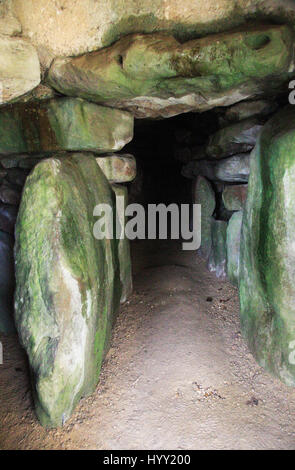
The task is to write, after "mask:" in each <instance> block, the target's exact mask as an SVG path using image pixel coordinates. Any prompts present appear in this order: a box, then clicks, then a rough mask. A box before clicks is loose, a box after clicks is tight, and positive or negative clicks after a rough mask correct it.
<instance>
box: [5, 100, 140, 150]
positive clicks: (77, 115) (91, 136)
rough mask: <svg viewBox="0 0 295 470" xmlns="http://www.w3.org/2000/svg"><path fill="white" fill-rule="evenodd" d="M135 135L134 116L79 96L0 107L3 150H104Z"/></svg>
mask: <svg viewBox="0 0 295 470" xmlns="http://www.w3.org/2000/svg"><path fill="white" fill-rule="evenodd" d="M132 137H133V117H132V116H131V114H129V113H127V112H125V111H120V110H117V109H111V108H106V107H104V106H99V105H97V104H94V103H88V102H87V101H84V100H81V99H76V98H59V99H52V100H49V101H44V102H43V101H42V102H39V103H35V102H33V103H23V104H19V105H13V106H8V107H6V108H3V109H0V153H1V154H3V155H9V154H17V153H41V152H45V153H46V152H47V153H53V152H56V151H60V150H68V151H76V150H85V151H94V152H96V153H105V152H111V151H114V150H115V151H116V150H121V149H122V147H124V145H125V144H127V143H128V142H130V140H131V139H132Z"/></svg>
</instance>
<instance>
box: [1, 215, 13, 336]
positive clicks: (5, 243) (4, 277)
mask: <svg viewBox="0 0 295 470" xmlns="http://www.w3.org/2000/svg"><path fill="white" fill-rule="evenodd" d="M0 220H1V217H0ZM13 244H14V241H13V237H12V236H11V235H9V234H8V233H5V232H2V231H0V264H1V270H0V332H1V333H5V334H11V333H15V326H14V320H13V292H14V287H15V278H14V260H13Z"/></svg>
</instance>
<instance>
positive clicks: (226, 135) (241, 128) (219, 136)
mask: <svg viewBox="0 0 295 470" xmlns="http://www.w3.org/2000/svg"><path fill="white" fill-rule="evenodd" d="M261 129H262V124H261V123H260V122H259V120H258V119H246V120H244V121H241V122H238V123H236V124H232V125H230V126H227V127H224V128H223V129H220V130H219V131H217V132H216V134H213V135H212V136H211V137H210V139H209V143H208V145H207V148H206V152H207V155H208V157H211V158H225V157H229V156H231V155H235V154H238V153H246V152H249V151H250V150H252V149H253V147H254V146H255V143H256V140H257V137H258V134H259V132H260V131H261Z"/></svg>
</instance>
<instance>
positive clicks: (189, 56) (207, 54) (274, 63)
mask: <svg viewBox="0 0 295 470" xmlns="http://www.w3.org/2000/svg"><path fill="white" fill-rule="evenodd" d="M292 44H293V33H292V31H291V30H290V29H289V28H288V27H286V26H277V25H276V26H271V25H269V26H263V25H262V26H254V27H248V28H247V29H242V30H241V31H237V32H230V33H222V34H216V35H211V36H207V37H205V38H201V39H195V40H191V41H189V42H187V43H184V44H181V43H180V42H178V41H177V40H176V39H175V38H174V37H172V36H171V35H168V34H164V33H156V34H145V35H144V34H131V35H128V36H125V37H123V38H121V39H120V40H119V41H117V42H116V43H115V44H113V45H112V46H110V47H107V48H104V49H101V50H99V51H96V52H91V53H88V54H84V55H82V56H79V57H75V58H57V59H55V60H54V62H53V64H52V66H51V68H50V70H49V74H48V78H47V80H48V83H49V84H50V85H51V86H52V87H54V88H55V89H56V90H58V91H59V92H61V93H63V94H65V95H68V96H79V97H81V98H85V99H87V100H90V101H94V102H96V103H103V104H107V105H109V106H114V107H118V108H124V109H128V110H130V111H131V112H132V113H133V114H134V115H135V116H136V117H159V116H162V117H168V116H172V115H175V114H179V113H181V112H184V111H190V110H199V111H204V110H206V109H211V108H213V107H216V106H222V105H230V104H233V103H236V102H238V101H241V100H242V99H247V98H251V97H252V96H253V97H254V96H256V94H257V93H261V92H263V91H264V88H265V85H267V86H268V88H273V86H280V85H282V84H283V83H284V82H285V81H286V80H287V79H288V78H289V77H290V71H291V70H292V68H293V56H292ZM272 77H275V81H273V80H272V81H271V82H270V79H271V78H272Z"/></svg>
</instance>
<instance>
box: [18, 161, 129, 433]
mask: <svg viewBox="0 0 295 470" xmlns="http://www.w3.org/2000/svg"><path fill="white" fill-rule="evenodd" d="M99 203H105V204H109V205H110V206H111V207H114V204H115V195H114V193H113V191H112V189H111V186H110V184H109V183H108V181H107V180H106V178H105V176H104V175H103V173H102V171H101V170H100V168H99V166H98V165H97V163H96V161H95V158H94V157H92V156H86V155H85V154H83V155H80V154H73V155H72V156H70V157H67V158H59V157H58V156H55V157H54V158H50V159H47V160H43V161H42V162H41V163H39V164H38V165H37V166H36V167H35V169H34V170H33V172H32V173H31V174H30V176H29V177H28V179H27V182H26V185H25V189H24V193H23V197H22V203H21V206H20V212H19V215H18V220H17V226H16V247H15V258H16V295H15V316H16V324H17V329H18V333H19V336H20V338H21V341H22V344H23V346H24V347H25V349H26V352H27V354H28V358H29V363H30V366H31V369H32V377H33V382H34V399H35V405H36V411H37V415H38V417H39V419H40V421H41V423H42V424H43V425H45V426H49V427H52V426H60V425H62V424H63V423H64V422H65V421H66V420H67V419H68V418H69V416H70V415H71V412H72V410H73V408H74V407H75V405H76V404H77V402H78V401H79V399H80V398H81V397H82V396H85V395H88V394H89V393H91V392H92V391H93V390H94V388H95V386H96V384H97V381H98V377H99V373H100V367H101V363H102V360H103V356H104V352H105V351H106V348H107V344H108V340H109V336H110V330H111V326H112V322H113V316H114V312H115V311H116V308H117V306H118V304H119V301H120V297H121V286H120V284H121V283H120V275H119V263H118V251H117V241H116V240H106V239H103V240H97V239H96V238H94V235H93V228H94V223H95V222H96V219H95V218H94V216H93V210H94V207H95V206H96V205H97V204H99Z"/></svg>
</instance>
